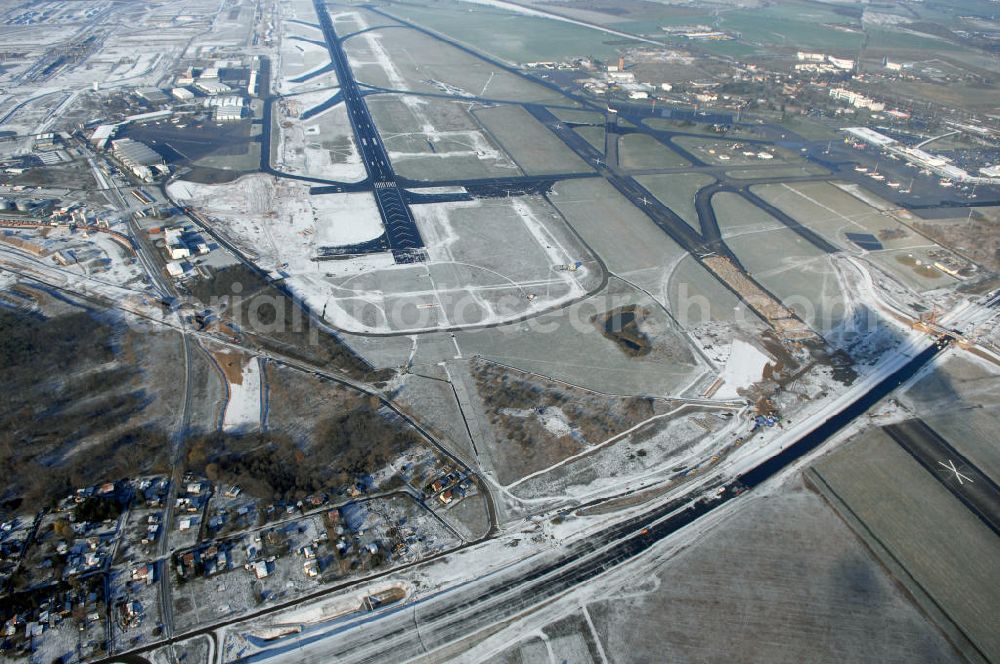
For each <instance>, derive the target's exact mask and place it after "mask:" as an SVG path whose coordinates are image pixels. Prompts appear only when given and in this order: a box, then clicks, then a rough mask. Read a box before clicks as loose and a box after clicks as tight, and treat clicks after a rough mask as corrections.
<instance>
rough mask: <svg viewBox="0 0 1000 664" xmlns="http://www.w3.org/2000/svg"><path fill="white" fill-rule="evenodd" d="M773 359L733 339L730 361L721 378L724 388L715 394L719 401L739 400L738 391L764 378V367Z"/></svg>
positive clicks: (749, 345) (750, 345) (739, 340)
mask: <svg viewBox="0 0 1000 664" xmlns="http://www.w3.org/2000/svg"><path fill="white" fill-rule="evenodd" d="M770 361H771V358H770V357H768V356H767V355H765V354H764V353H762V352H761V351H760V350H759V349H758V348H757V347H756V346H754V345H752V344H749V343H747V342H746V341H743V340H742V339H733V343H732V346H731V351H730V353H729V359H728V360H726V366H725V367H724V368H723V369H722V375H721V376H720V377H721V378H722V379H723V381H725V382H723V384H722V387H721V388H719V391H718V392H716V393H715V398H717V399H737V398H739V396H740V395H739V394H738V393H737V390H739V389H743V388H747V387H750V386H751V385H753V384H754V383H756V382H759V381H760V380H761V379H762V378H763V377H764V367H765V366H767V364H768V362H770Z"/></svg>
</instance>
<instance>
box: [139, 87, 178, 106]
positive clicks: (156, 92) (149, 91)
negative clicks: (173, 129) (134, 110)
mask: <svg viewBox="0 0 1000 664" xmlns="http://www.w3.org/2000/svg"><path fill="white" fill-rule="evenodd" d="M135 94H136V96H137V97H139V98H140V99H145V100H146V101H148V102H149V103H150V104H164V103H166V102H168V101H170V97H168V96H167V95H166V94H164V92H163V90H161V89H159V88H142V89H141V90H136V93H135Z"/></svg>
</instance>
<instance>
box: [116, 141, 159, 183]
mask: <svg viewBox="0 0 1000 664" xmlns="http://www.w3.org/2000/svg"><path fill="white" fill-rule="evenodd" d="M111 154H113V155H114V157H115V159H117V160H118V161H119V162H121V164H122V165H123V166H124V167H125V168H127V169H128V170H130V171H131V172H132V173H133V174H134V175H135V176H136V177H137V178H139V179H141V180H145V181H147V182H148V181H151V180H152V179H153V175H154V172H155V171H160V170H163V168H162V167H163V166H164V162H163V157H161V156H160V155H159V154H157V153H156V152H155V151H154V150H153V149H151V148H150V147H149V146H148V145H146V144H145V143H140V142H139V141H133V140H132V139H131V138H122V139H118V140H115V141H111ZM158 167H159V168H158ZM154 169H155V170H154Z"/></svg>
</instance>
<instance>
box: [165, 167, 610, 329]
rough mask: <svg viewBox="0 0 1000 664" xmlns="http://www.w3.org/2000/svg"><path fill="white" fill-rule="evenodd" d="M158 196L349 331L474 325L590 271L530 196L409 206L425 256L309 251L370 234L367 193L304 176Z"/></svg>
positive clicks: (376, 225) (580, 290) (536, 301)
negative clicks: (329, 189) (187, 210)
mask: <svg viewBox="0 0 1000 664" xmlns="http://www.w3.org/2000/svg"><path fill="white" fill-rule="evenodd" d="M169 192H170V195H171V196H172V197H173V198H174V199H176V200H178V201H179V202H182V203H184V204H189V205H192V206H194V207H196V208H199V209H201V210H203V211H204V213H205V215H206V217H208V218H209V219H210V220H212V221H213V222H214V223H215V224H216V229H217V230H218V231H219V232H220V233H222V234H223V235H224V236H226V237H227V238H228V239H229V240H230V241H231V242H233V243H234V244H235V245H236V246H238V247H239V248H240V249H241V250H242V251H243V252H244V253H245V254H246V255H247V256H248V257H249V258H251V259H252V260H255V261H256V262H257V264H258V265H260V267H261V268H263V269H264V270H267V271H269V272H274V271H280V272H281V273H282V274H284V275H285V278H286V281H285V283H286V284H287V285H288V286H289V287H290V288H292V289H293V290H295V291H296V293H297V294H298V295H299V296H300V297H302V298H303V299H304V300H305V301H306V302H307V304H308V305H309V306H310V308H311V309H313V310H314V311H315V312H316V313H318V314H321V315H323V316H324V317H325V318H326V319H327V320H328V321H329V322H330V323H332V324H333V325H335V326H337V327H340V328H341V329H345V330H349V331H358V332H388V331H404V330H407V331H409V330H429V329H440V328H443V327H476V326H480V325H485V324H489V323H497V322H503V321H504V320H509V319H511V318H517V317H520V316H523V315H525V314H530V313H532V312H535V311H540V310H543V309H547V308H549V307H552V306H553V305H556V304H559V303H561V302H566V301H568V300H571V299H574V298H577V297H579V296H581V295H583V294H584V293H585V292H586V288H585V286H584V283H585V282H587V283H589V282H590V281H594V280H595V279H596V276H597V275H594V274H592V271H591V270H588V269H587V267H586V266H584V267H583V268H581V269H580V270H578V271H575V272H573V271H568V270H559V269H555V268H556V267H557V266H559V265H565V264H571V263H573V262H574V261H576V260H579V259H581V258H582V259H586V258H587V257H586V255H585V252H584V250H583V249H582V248H581V247H578V246H575V245H574V244H573V240H572V239H571V237H570V236H569V235H568V233H567V232H566V230H565V229H561V227H558V223H559V222H556V221H550V220H549V219H550V218H551V216H552V215H551V214H546V211H547V209H548V208H546V207H545V205H546V204H545V203H544V201H543V200H542V199H539V200H537V201H535V200H531V201H524V200H514V199H510V200H506V199H504V200H499V201H481V200H480V201H471V202H460V203H440V204H428V205H420V206H415V208H414V215H415V218H416V221H417V225H418V228H419V229H420V232H421V235H422V236H423V237H424V240H425V243H426V246H427V251H428V255H429V257H430V260H429V261H428V262H426V263H421V264H399V265H397V264H395V263H394V262H393V259H392V256H391V255H390V254H387V253H385V254H367V255H364V256H356V257H351V258H348V259H342V260H318V259H320V258H322V254H323V253H324V251H323V250H325V249H328V248H331V247H338V246H344V245H351V244H357V243H360V242H365V241H368V240H372V239H375V238H377V237H379V236H380V235H381V234H382V225H381V218H380V216H379V214H378V210H377V208H376V204H375V200H374V197H373V196H372V195H371V194H369V193H349V194H326V195H317V196H310V195H309V194H308V185H306V184H304V183H299V182H294V181H290V180H281V179H276V178H273V177H271V176H266V175H260V174H255V175H248V176H244V177H243V178H240V179H239V180H237V181H236V182H232V183H227V184H221V185H204V184H196V183H192V182H186V181H176V182H174V183H172V184H171V185H170V188H169Z"/></svg>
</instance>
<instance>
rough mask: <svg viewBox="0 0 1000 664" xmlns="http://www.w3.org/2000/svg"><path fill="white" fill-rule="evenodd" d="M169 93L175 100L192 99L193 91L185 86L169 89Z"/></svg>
mask: <svg viewBox="0 0 1000 664" xmlns="http://www.w3.org/2000/svg"><path fill="white" fill-rule="evenodd" d="M170 94H172V95H173V96H174V99H176V100H177V101H191V100H192V99H194V93H193V92H191V91H190V90H188V89H187V88H174V89H173V90H171V91H170Z"/></svg>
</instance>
